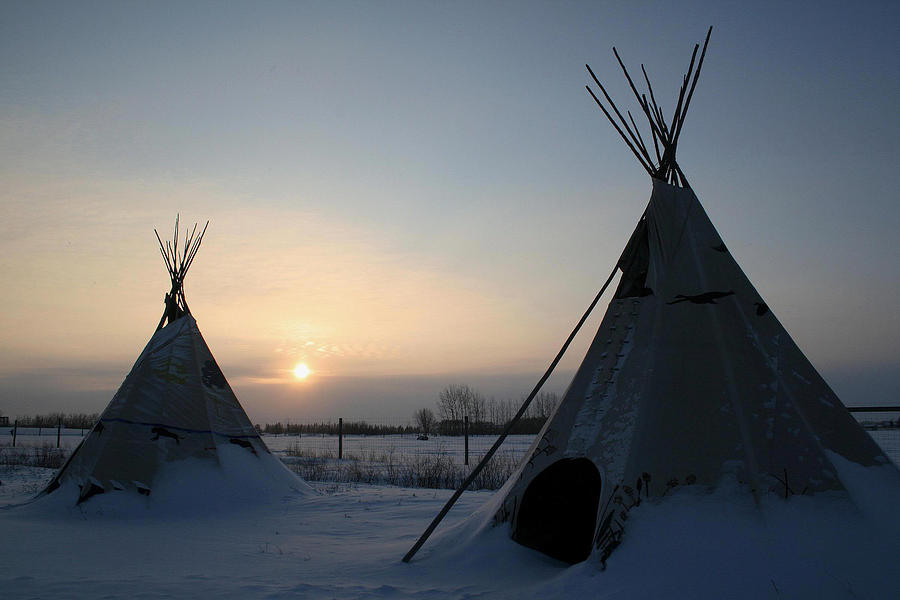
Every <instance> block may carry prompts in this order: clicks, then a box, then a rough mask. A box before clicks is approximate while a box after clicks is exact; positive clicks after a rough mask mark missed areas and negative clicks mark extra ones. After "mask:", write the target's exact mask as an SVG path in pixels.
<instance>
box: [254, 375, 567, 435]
mask: <svg viewBox="0 0 900 600" xmlns="http://www.w3.org/2000/svg"><path fill="white" fill-rule="evenodd" d="M521 404H522V401H518V402H517V401H515V400H513V399H511V398H510V399H506V400H497V399H495V398H485V397H484V396H483V395H481V393H479V392H478V391H476V390H475V389H473V388H471V387H469V386H468V385H459V384H453V385H448V386H447V387H445V388H444V389H442V390H441V391H440V393H439V394H438V399H437V402H436V405H435V408H436V409H437V413H435V411H434V410H432V409H431V408H427V407H426V408H420V409H419V410H417V411H416V412H415V413H414V414H413V420H412V424H410V423H405V424H400V423H394V424H386V423H369V422H367V421H363V420H360V421H347V420H345V421H344V422H343V424H339V423H337V422H335V421H328V422H319V423H281V422H278V423H266V424H265V425H256V429H257V430H258V431H259V432H261V433H267V434H272V435H300V436H302V435H304V434H318V435H337V434H338V429H339V428H340V429H341V431H342V432H343V433H344V434H345V435H397V434H424V435H430V434H438V435H463V434H464V433H465V430H466V417H468V421H469V422H468V432H469V435H499V434H500V433H502V432H503V430H504V429H505V428H506V426H507V425H508V424H509V422H510V421H512V419H513V417H514V416H515V414H516V412H518V410H519V407H520V406H521ZM558 404H559V396H558V395H557V394H555V393H553V392H541V393H540V394H538V395H537V396H536V397H535V398H534V400H533V401H532V403H531V405H530V406H529V407H528V410H527V411H526V412H525V414H524V415H523V416H522V418H521V419H519V421H517V422H516V424H515V425H514V426H513V428H512V429H511V430H510V433H513V434H536V433H538V432H539V431H540V430H541V427H543V426H544V423H545V422H546V421H547V419H548V418H550V416H551V415H552V414H553V413H554V411H555V410H556V407H557V405H558Z"/></svg>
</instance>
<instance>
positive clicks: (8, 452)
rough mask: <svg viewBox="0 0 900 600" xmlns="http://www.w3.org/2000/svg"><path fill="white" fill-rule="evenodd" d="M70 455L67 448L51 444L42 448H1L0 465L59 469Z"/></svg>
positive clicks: (46, 444)
mask: <svg viewBox="0 0 900 600" xmlns="http://www.w3.org/2000/svg"><path fill="white" fill-rule="evenodd" d="M68 455H69V450H68V449H67V448H56V447H54V446H52V445H51V444H49V443H45V444H43V445H41V446H19V447H15V448H14V447H12V446H6V445H4V446H0V465H3V466H5V467H13V466H26V467H45V468H48V469H58V468H60V467H61V466H62V464H63V463H64V462H65V461H66V457H67V456H68Z"/></svg>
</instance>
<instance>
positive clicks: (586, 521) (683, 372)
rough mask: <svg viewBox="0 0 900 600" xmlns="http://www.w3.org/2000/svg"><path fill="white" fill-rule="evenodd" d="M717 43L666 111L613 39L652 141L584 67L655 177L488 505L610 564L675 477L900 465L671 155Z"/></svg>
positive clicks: (702, 479)
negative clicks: (797, 338)
mask: <svg viewBox="0 0 900 600" xmlns="http://www.w3.org/2000/svg"><path fill="white" fill-rule="evenodd" d="M711 30H712V28H710V32H711ZM708 43H709V33H708V34H707V36H706V41H705V42H704V44H703V50H702V52H701V53H700V57H699V61H697V62H696V69H695V68H694V67H695V60H696V58H697V51H698V49H699V44H698V45H696V46H695V47H694V54H693V55H692V57H691V61H690V66H689V67H688V72H687V75H685V77H684V79H683V84H682V87H681V91H680V93H679V96H678V102H677V105H676V109H675V112H674V116H673V118H672V120H671V121H666V120H665V118H664V116H663V113H662V111H661V110H660V109H659V106H658V105H657V103H656V100H655V98H654V95H653V90H652V87H651V86H650V81H649V79H647V77H646V71H644V79H645V81H646V84H647V88H648V96H647V95H643V94H640V93H639V92H638V90H637V88H636V86H635V84H634V82H633V80H632V78H631V77H630V76H629V74H628V71H627V70H626V69H625V66H624V64H623V63H622V61H621V59H620V58H619V55H618V53H617V52H615V49H613V51H614V52H615V55H616V58H617V60H618V62H619V64H620V66H621V67H622V69H623V71H624V72H625V76H626V77H627V79H628V82H629V85H630V87H631V89H632V90H633V92H634V94H635V96H636V97H637V99H638V102H639V103H640V106H641V109H642V111H643V113H644V115H645V117H646V118H647V120H648V121H649V124H650V131H651V133H650V138H648V139H652V146H650V147H649V149H648V145H647V144H645V143H644V139H645V138H643V137H642V136H641V134H640V133H639V132H638V130H637V127H636V125H635V122H634V120H633V119H632V118H631V114H630V113H628V120H626V119H625V118H623V117H622V114H621V113H620V112H619V110H618V109H617V108H616V106H615V104H614V103H613V102H612V100H611V99H610V97H609V95H608V94H607V92H606V90H605V88H604V87H603V86H602V85H601V84H600V82H599V81H598V80H597V78H596V77H594V74H593V72H592V71H590V67H588V71H589V72H590V74H591V76H592V77H593V79H594V81H595V82H596V83H597V85H598V86H599V88H600V91H601V93H602V95H603V97H605V98H606V100H607V102H608V103H609V105H610V108H607V107H606V106H605V105H604V103H603V102H602V101H601V100H600V99H599V98H598V97H597V96H596V95H595V94H594V93H593V92H592V91H591V90H590V88H588V91H589V92H591V95H592V96H593V97H594V99H595V100H596V102H597V104H598V105H599V106H600V107H601V109H602V110H603V112H604V114H605V115H606V116H607V117H608V118H609V120H610V122H611V123H612V124H613V126H614V127H615V128H616V130H617V131H618V132H619V134H620V135H621V136H622V138H623V139H624V140H625V142H626V144H627V145H628V146H629V148H630V149H631V151H632V152H633V153H634V155H635V156H636V157H637V159H638V161H639V162H640V163H641V165H642V166H643V167H644V169H645V170H646V171H647V172H648V174H649V175H650V176H651V178H652V181H653V191H652V194H651V196H650V202H649V204H648V205H647V208H646V210H645V211H644V213H643V215H642V216H641V218H640V221H639V222H638V224H637V227H636V228H635V230H634V233H633V234H632V235H631V238H630V240H629V241H628V243H627V245H626V246H625V248H624V251H623V252H622V255H621V257H620V258H619V260H618V262H617V263H616V269H615V270H614V272H613V273H614V274H615V273H616V271H621V278H620V280H619V284H618V287H617V289H616V292H615V296H614V298H613V299H612V301H611V302H610V304H609V307H608V309H607V311H606V314H605V315H604V317H603V319H602V322H601V324H600V328H599V330H598V331H597V334H596V335H595V336H594V339H593V341H592V343H591V345H590V347H589V349H588V351H587V355H586V356H585V358H584V360H583V362H582V363H581V366H580V367H579V368H578V370H577V372H576V374H575V377H574V379H573V380H572V382H571V384H570V385H569V387H568V389H567V390H566V392H565V394H564V395H563V398H562V399H561V401H560V403H559V406H558V408H557V410H556V412H555V413H554V415H553V416H552V417H551V418H550V419H548V422H547V423H546V424H545V426H544V428H543V429H542V431H541V432H540V434H539V435H538V436H537V439H536V441H535V442H534V444H533V446H532V447H531V449H530V451H529V452H528V453H527V455H526V457H525V460H524V461H523V462H522V463H521V464H520V465H519V466H518V468H517V470H516V471H515V472H514V474H513V475H512V477H511V478H510V479H509V480H508V481H507V483H506V485H505V486H504V487H503V488H502V489H501V490H500V491H499V492H498V493H497V495H496V496H495V498H494V500H493V502H492V504H491V506H490V513H491V515H492V518H491V522H492V523H493V524H495V525H500V524H506V525H507V526H508V527H509V532H510V535H511V537H512V538H513V539H514V540H515V541H517V542H519V543H520V544H522V545H525V546H528V547H531V548H535V549H537V550H539V551H541V552H543V553H545V554H547V555H549V556H552V557H555V558H558V559H560V560H563V561H567V562H570V563H575V562H580V561H583V560H585V559H587V558H588V557H589V556H590V555H592V554H596V555H597V556H598V558H599V559H600V561H601V562H602V563H604V564H605V560H606V558H607V557H608V555H609V553H610V552H611V551H612V550H613V549H614V548H615V547H616V546H617V545H618V544H619V542H620V541H621V539H622V535H623V530H624V524H625V519H626V518H627V515H626V513H627V512H628V510H629V509H630V508H632V507H633V506H635V505H636V504H638V503H640V501H641V499H646V498H648V497H654V496H656V497H658V496H662V495H664V494H666V493H671V490H672V488H675V487H678V486H685V485H705V486H715V485H716V484H717V483H719V482H720V481H721V480H722V479H723V478H725V477H733V478H736V479H737V480H738V481H739V482H740V484H741V485H743V486H745V487H746V489H747V490H748V492H749V493H751V494H753V495H754V496H756V497H759V496H760V495H763V494H770V493H771V494H778V495H783V496H789V495H792V494H810V493H815V492H821V491H825V490H843V489H844V487H845V486H844V483H843V482H842V481H841V478H840V476H839V473H838V469H837V468H836V466H835V461H836V460H838V458H839V457H843V459H847V460H849V461H852V462H854V463H857V464H859V465H864V466H874V465H888V466H887V469H888V470H889V471H891V472H892V473H894V474H895V472H896V467H895V466H893V463H891V462H890V461H889V459H888V458H887V457H886V456H885V455H884V453H883V452H882V450H881V449H880V448H879V447H878V446H877V445H876V444H875V442H874V441H873V440H872V439H871V438H870V437H869V435H868V434H867V433H866V432H865V431H864V430H863V429H862V428H861V427H860V426H859V424H858V423H857V422H856V420H855V419H854V418H853V417H852V416H851V415H850V413H849V412H848V411H847V409H846V408H845V407H844V406H843V405H842V404H841V402H840V400H838V398H837V397H836V396H835V394H834V392H833V391H832V390H831V389H830V388H829V387H828V385H827V384H826V383H825V381H824V380H823V379H822V377H821V376H820V375H819V374H818V373H817V372H816V370H815V368H814V367H813V366H812V365H811V364H810V362H809V361H808V360H807V359H806V357H805V356H804V355H803V352H802V351H801V350H800V349H799V348H798V347H797V345H796V344H795V343H794V341H793V340H792V339H791V337H790V336H789V335H788V333H787V331H785V329H784V327H783V326H782V325H781V323H779V321H778V319H776V318H775V315H774V314H772V311H771V310H770V309H769V308H768V306H767V305H766V303H765V301H764V300H763V298H762V297H760V295H759V294H758V293H757V291H756V289H754V287H753V285H752V284H751V283H750V281H749V280H748V279H747V277H746V275H744V273H743V271H741V268H740V267H739V266H738V264H737V262H736V261H735V259H734V257H733V256H732V255H731V253H730V252H729V250H728V248H727V247H726V245H725V244H724V242H723V241H722V238H721V237H720V236H719V234H718V233H717V232H716V229H715V227H714V226H713V225H712V223H711V222H710V220H709V218H708V217H707V215H706V213H705V212H704V210H703V207H702V206H701V205H700V202H699V200H698V199H697V196H696V195H695V194H694V192H693V191H692V189H691V187H690V186H689V185H688V182H687V178H686V177H685V175H684V173H683V172H682V170H681V168H680V167H679V166H678V163H677V162H676V160H675V149H676V145H677V142H678V137H679V135H680V134H681V131H682V126H683V124H684V119H685V115H686V113H687V110H688V106H689V104H690V100H691V96H692V95H693V92H694V87H695V85H696V83H697V78H698V76H699V73H700V68H701V67H702V64H703V58H704V56H705V54H706V47H707V44H708ZM641 69H642V71H643V66H642V67H641ZM611 113H614V114H615V117H614V116H613V114H611ZM651 152H653V155H651ZM611 280H612V275H611V276H610V279H609V280H607V285H608V284H609V283H610V281H611ZM605 288H606V285H604V289H605ZM602 293H603V290H601V292H600V294H602ZM599 297H600V295H598V298H597V299H599ZM596 301H597V300H595V303H596ZM592 306H593V305H592ZM586 316H587V315H585V317H586ZM583 322H584V318H582V323H583ZM579 327H580V324H579ZM576 331H577V328H576ZM574 333H575V332H573V336H574ZM571 339H572V337H571V336H570V338H569V341H571ZM568 343H569V342H566V346H567V345H568ZM566 346H564V347H563V350H565V348H566ZM561 354H562V352H561V353H560V355H558V356H557V360H556V361H554V363H553V365H551V369H552V367H553V366H555V364H556V362H557V361H558V360H559V358H560V356H561ZM548 375H549V371H548V373H547V374H545V375H544V378H543V379H542V380H541V383H542V382H543V381H544V380H545V379H546V377H547V376H548ZM538 386H540V383H539V384H538ZM536 392H537V388H535V391H534V392H532V394H531V396H530V397H529V400H530V399H531V398H533V397H534V394H535V393H536ZM525 408H527V401H526V404H525V405H524V406H523V407H522V409H521V410H520V412H519V415H521V414H522V413H523V412H524V410H525ZM500 441H502V438H501V440H498V444H497V445H495V447H494V449H492V451H491V452H490V453H489V454H488V455H487V456H486V459H489V458H490V454H492V453H493V450H495V449H496V447H497V446H498V445H499V443H500ZM480 466H481V465H479V468H480ZM475 474H477V471H476V472H475ZM468 483H469V482H468V481H467V482H466V483H464V484H463V487H462V488H461V489H464V488H465V486H466V485H468ZM458 493H459V492H458ZM458 493H457V496H454V499H455V498H456V497H458ZM451 503H452V501H451ZM451 503H448V506H445V508H444V511H442V513H441V514H440V515H438V517H437V518H436V519H435V521H434V522H432V525H431V526H430V527H429V529H428V530H427V531H426V533H425V534H424V535H423V536H422V538H421V539H420V540H419V542H418V543H417V544H416V545H415V546H414V547H413V549H412V550H410V552H409V553H408V554H407V556H406V557H405V558H404V560H407V561H408V560H409V559H410V558H411V557H412V555H413V554H414V553H415V552H416V551H417V550H418V548H419V547H420V546H421V544H422V542H424V540H425V539H426V538H427V536H428V535H429V534H430V533H431V531H433V530H434V527H435V526H436V524H437V522H438V521H439V520H440V518H441V517H442V516H443V515H444V514H446V511H447V510H448V509H449V506H450V504H451Z"/></svg>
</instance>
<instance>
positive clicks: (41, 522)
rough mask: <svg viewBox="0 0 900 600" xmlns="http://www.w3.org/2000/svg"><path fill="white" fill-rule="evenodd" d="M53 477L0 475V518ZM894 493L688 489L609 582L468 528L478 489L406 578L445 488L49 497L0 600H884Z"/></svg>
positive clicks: (17, 513)
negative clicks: (183, 497) (861, 496)
mask: <svg viewBox="0 0 900 600" xmlns="http://www.w3.org/2000/svg"><path fill="white" fill-rule="evenodd" d="M844 469H846V470H847V471H848V472H849V475H847V474H845V473H844V472H842V477H844V478H845V480H848V479H849V480H850V481H851V482H852V483H853V485H854V486H859V487H861V488H863V489H866V488H869V489H871V487H872V486H873V485H876V484H877V485H881V484H880V483H878V481H881V480H879V479H878V478H874V479H873V480H869V478H870V477H871V474H872V472H871V471H870V470H866V469H858V468H856V467H854V466H853V465H845V466H844ZM51 475H52V470H49V469H36V468H25V467H0V481H2V482H3V483H2V485H0V504H6V503H8V502H17V501H21V500H24V499H26V498H29V497H30V496H31V495H32V494H33V493H34V492H35V491H36V490H38V489H40V487H41V486H42V485H43V483H44V482H46V480H47V479H48V478H49V477H50V476H51ZM881 483H883V481H881ZM897 484H898V485H897V486H895V487H888V488H884V487H883V485H882V486H881V487H876V488H875V489H876V490H877V491H878V493H877V494H874V500H872V502H871V503H869V504H863V505H861V507H854V506H851V505H850V504H849V503H847V502H846V501H845V500H843V499H841V498H837V497H834V498H831V497H826V496H823V495H819V496H816V497H815V498H809V497H793V498H791V499H789V500H788V501H784V500H781V499H778V498H771V497H770V498H766V499H764V500H763V502H762V503H761V505H760V506H756V505H754V502H753V500H752V497H751V496H750V495H749V494H746V493H745V491H743V490H734V489H728V487H727V486H724V487H723V488H722V489H719V490H718V491H716V492H714V493H709V492H705V491H700V490H692V489H690V488H685V489H684V490H679V491H678V493H677V494H675V495H673V496H671V497H668V498H666V500H665V501H664V502H660V503H655V504H654V503H645V504H644V505H642V506H640V507H638V508H635V509H634V510H632V512H631V513H630V517H631V518H630V519H629V525H628V528H627V529H626V536H625V539H624V542H623V544H622V546H620V547H619V548H618V549H617V550H616V551H615V552H614V553H613V555H612V557H611V558H610V560H609V563H608V567H607V569H606V570H605V571H601V570H600V569H599V567H598V565H597V564H596V562H595V561H593V560H589V561H587V562H585V563H582V564H579V565H575V566H571V567H569V566H567V565H564V564H562V563H559V562H557V561H554V560H552V559H549V558H547V557H545V556H543V555H541V554H539V553H537V552H535V551H532V550H529V549H527V548H524V547H522V546H519V545H517V544H516V543H514V542H512V541H511V540H510V539H509V538H508V536H507V532H506V530H505V528H502V527H500V528H487V529H483V528H481V527H480V523H481V520H480V519H479V518H477V515H476V518H474V519H472V518H469V519H467V517H469V516H470V515H473V513H476V511H477V509H478V508H479V507H482V506H484V505H485V504H486V503H487V502H488V501H489V499H490V498H491V492H467V493H465V494H463V496H462V498H461V500H460V501H459V503H458V504H457V505H456V507H455V508H454V509H453V510H452V511H451V512H450V514H449V515H448V517H447V518H446V519H445V521H444V523H443V524H442V526H441V528H440V529H439V530H438V533H437V534H436V535H435V536H434V537H433V539H432V540H430V541H429V542H428V543H427V544H426V545H425V547H424V548H423V549H422V551H421V552H420V553H419V554H418V555H417V556H416V558H415V559H414V560H413V562H412V563H410V564H404V563H402V562H401V560H400V559H401V557H402V556H403V554H404V553H405V552H406V551H407V550H408V549H409V547H410V546H411V545H412V543H413V542H414V541H415V539H416V538H417V536H418V535H419V534H420V533H421V532H422V530H423V529H424V527H425V526H426V525H427V524H428V522H429V521H430V520H431V518H432V517H433V516H434V515H435V514H436V513H437V512H438V510H439V509H440V507H441V506H442V505H443V503H444V502H445V501H446V499H447V498H448V497H449V495H450V493H451V492H450V491H446V490H438V491H435V490H421V489H404V488H392V487H386V486H368V485H346V484H315V485H314V488H315V490H316V491H317V493H316V494H311V495H310V494H286V495H280V496H277V497H272V496H270V497H264V498H260V499H257V500H253V501H247V500H246V499H244V500H241V501H238V500H228V501H223V500H221V499H220V498H217V497H216V495H215V494H212V493H207V492H206V491H205V489H204V488H203V487H202V486H197V487H196V489H187V490H184V489H180V490H179V491H180V493H183V494H184V493H186V494H188V495H189V496H191V497H192V498H193V499H194V500H195V501H194V502H192V503H187V504H183V503H179V502H173V501H167V500H166V499H165V498H162V499H160V498H156V499H155V502H154V501H151V499H150V498H145V497H143V496H137V495H132V494H126V493H122V494H121V495H119V494H115V493H114V494H109V495H102V496H97V497H95V498H92V499H91V500H90V501H88V502H86V503H84V504H82V505H81V506H80V507H75V506H72V504H71V503H70V502H64V501H62V498H63V497H62V496H58V497H57V498H54V496H57V494H56V493H54V494H52V495H50V496H48V497H46V498H44V499H42V500H39V501H37V502H33V503H30V504H26V505H21V506H15V507H11V508H5V509H0V532H2V535H3V544H2V545H0V548H2V549H0V596H2V597H3V598H103V597H107V598H133V597H138V598H188V597H191V598H197V597H200V598H203V597H220V598H280V597H291V598H298V597H299V598H390V599H406V598H429V599H431V598H433V599H440V598H541V599H545V598H616V599H618V598H622V599H628V600H634V599H641V598H648V599H649V598H815V599H816V600H827V599H831V598H895V597H897V595H896V594H897V590H898V589H900V587H898V583H897V567H896V560H897V556H900V517H898V510H897V507H898V506H900V491H898V490H900V481H898V482H897ZM187 487H188V488H190V486H189V485H188V486H187ZM204 494H206V495H207V497H208V498H209V502H208V503H207V502H205V501H204ZM870 496H871V495H870ZM198 500H199V501H198ZM483 512H484V511H482V513H483ZM482 516H483V515H482Z"/></svg>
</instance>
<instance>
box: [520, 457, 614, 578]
mask: <svg viewBox="0 0 900 600" xmlns="http://www.w3.org/2000/svg"><path fill="white" fill-rule="evenodd" d="M600 484H601V480H600V473H599V472H598V471H597V467H595V466H594V463H593V462H591V461H590V460H588V459H587V458H568V459H563V460H560V461H557V462H555V463H553V465H551V466H550V467H548V468H546V469H544V470H543V471H542V472H541V473H540V475H538V476H537V477H535V478H534V479H533V480H532V482H531V484H530V485H529V486H528V489H527V490H525V493H524V494H523V496H522V505H521V507H520V509H519V514H518V516H517V517H516V525H515V530H514V532H513V539H514V540H516V541H517V542H519V543H520V544H522V545H523V546H528V547H529V548H534V549H535V550H539V551H540V552H543V553H544V554H547V555H548V556H552V557H553V558H556V559H559V560H562V561H565V562H567V563H570V564H574V563H578V562H581V561H583V560H586V559H587V557H588V556H590V554H591V544H592V542H593V538H594V530H595V529H596V526H597V506H598V504H599V502H600Z"/></svg>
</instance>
